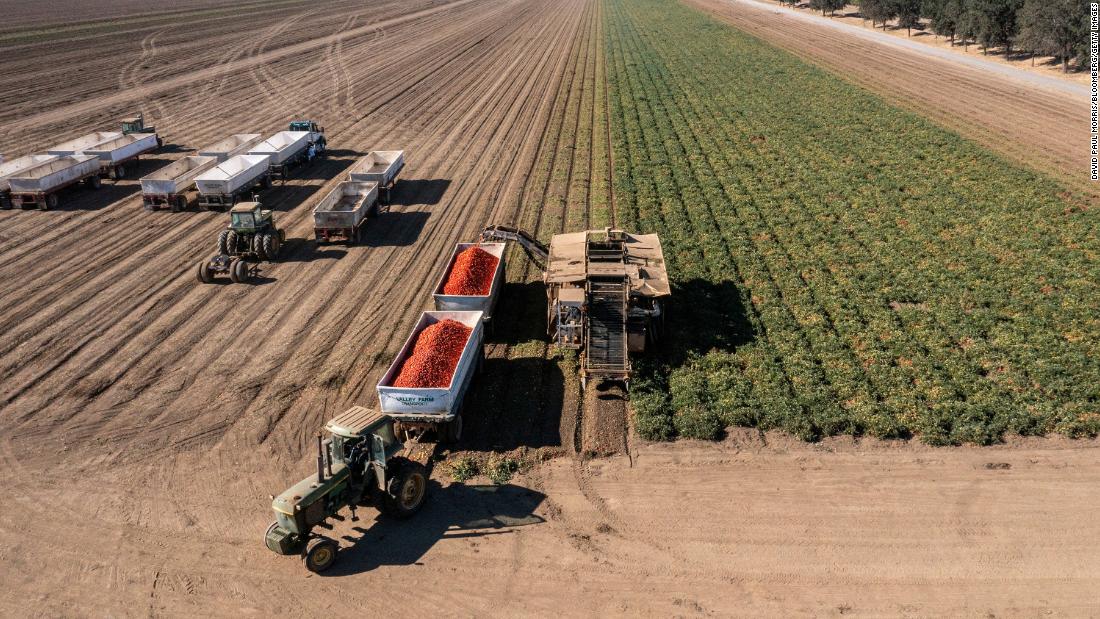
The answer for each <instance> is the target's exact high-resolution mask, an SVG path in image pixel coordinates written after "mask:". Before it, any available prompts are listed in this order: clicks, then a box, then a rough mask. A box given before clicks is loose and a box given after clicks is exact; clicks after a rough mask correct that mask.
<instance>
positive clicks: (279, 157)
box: [248, 131, 324, 180]
mask: <svg viewBox="0 0 1100 619" xmlns="http://www.w3.org/2000/svg"><path fill="white" fill-rule="evenodd" d="M321 137H322V136H321V134H319V133H314V132H312V131H280V132H278V133H276V134H275V135H273V136H271V137H269V138H267V139H266V140H264V141H263V142H260V143H259V144H256V145H255V146H253V147H252V148H251V149H249V151H248V154H249V155H267V156H268V157H270V160H269V163H270V165H271V173H272V175H274V176H278V177H279V178H281V179H284V180H285V179H286V178H287V176H289V175H290V170H291V169H292V168H293V167H294V166H296V165H298V164H299V163H301V162H302V161H303V160H306V159H312V158H313V157H315V156H317V155H320V154H321V153H322V152H323V150H324V149H323V148H318V146H319V142H318V141H317V140H319V139H320V138H321Z"/></svg>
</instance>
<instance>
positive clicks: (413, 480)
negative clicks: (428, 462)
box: [383, 459, 428, 518]
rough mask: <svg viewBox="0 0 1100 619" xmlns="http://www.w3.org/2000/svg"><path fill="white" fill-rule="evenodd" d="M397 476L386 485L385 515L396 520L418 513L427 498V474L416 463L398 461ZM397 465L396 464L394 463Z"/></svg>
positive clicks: (420, 465) (421, 466)
mask: <svg viewBox="0 0 1100 619" xmlns="http://www.w3.org/2000/svg"><path fill="white" fill-rule="evenodd" d="M399 462H400V464H398V467H397V474H396V475H394V476H393V478H392V479H390V483H389V484H388V485H387V487H386V489H387V491H388V492H387V494H388V496H387V497H386V500H385V501H383V505H385V508H386V510H385V511H386V513H387V514H389V515H391V516H394V517H396V518H408V517H410V516H412V515H413V514H415V513H416V512H418V511H420V508H421V507H422V506H423V505H424V499H425V498H427V496H428V472H427V471H426V470H425V469H424V466H423V465H422V464H420V463H418V462H412V461H409V460H403V459H402V460H400V461H399ZM395 464H397V462H395Z"/></svg>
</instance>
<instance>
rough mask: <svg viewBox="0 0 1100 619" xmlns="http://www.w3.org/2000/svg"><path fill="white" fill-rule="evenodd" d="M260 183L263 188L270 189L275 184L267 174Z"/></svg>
mask: <svg viewBox="0 0 1100 619" xmlns="http://www.w3.org/2000/svg"><path fill="white" fill-rule="evenodd" d="M260 184H262V185H263V187H264V189H271V186H272V185H274V184H275V181H273V180H271V175H270V174H268V175H267V176H265V177H264V180H263V181H262V182H261V183H260Z"/></svg>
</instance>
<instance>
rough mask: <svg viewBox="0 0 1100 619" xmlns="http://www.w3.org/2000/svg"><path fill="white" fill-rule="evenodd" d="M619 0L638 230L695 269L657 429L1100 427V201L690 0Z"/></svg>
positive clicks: (650, 401) (682, 281)
mask: <svg viewBox="0 0 1100 619" xmlns="http://www.w3.org/2000/svg"><path fill="white" fill-rule="evenodd" d="M605 6H606V11H607V15H606V30H605V37H606V41H605V43H606V46H605V47H606V50H607V52H606V53H607V72H608V90H609V100H610V116H611V122H610V128H611V134H612V153H613V166H612V167H613V169H614V192H613V193H614V196H615V200H616V214H617V217H618V222H617V223H618V225H620V226H621V227H624V228H626V229H637V230H645V231H653V232H657V233H659V234H660V235H661V238H662V241H663V243H664V247H665V254H666V257H667V259H668V261H669V266H670V269H669V271H670V273H671V274H672V276H673V279H674V291H673V299H674V305H673V307H672V310H671V312H672V313H671V316H670V323H671V325H672V326H671V329H670V330H671V338H670V339H671V342H670V343H669V344H668V346H667V347H666V351H665V352H664V354H663V356H662V357H661V358H660V359H656V360H639V365H640V366H642V370H643V371H642V374H643V376H642V377H641V379H640V380H638V381H637V383H636V385H635V389H634V395H633V407H634V409H635V412H636V415H637V417H636V424H637V428H638V430H639V432H640V433H641V434H642V435H643V436H644V437H647V438H668V437H672V436H675V435H681V436H691V437H714V436H717V435H718V434H719V433H720V432H721V429H722V428H723V427H725V426H726V425H729V424H735V425H744V426H755V427H758V428H761V429H769V428H782V429H784V430H787V431H790V432H792V433H794V434H796V435H798V436H800V437H803V438H806V439H816V438H819V437H822V436H826V435H833V434H842V433H851V434H857V435H859V434H869V435H873V436H877V437H910V436H919V437H920V438H921V439H922V440H924V441H926V442H929V443H932V444H949V443H961V442H973V443H979V444H986V443H991V442H996V441H998V440H1000V439H1002V437H1003V436H1004V434H1005V433H1007V432H1011V433H1020V434H1035V433H1040V434H1041V433H1048V432H1061V433H1065V434H1069V435H1072V436H1079V435H1095V434H1096V433H1097V430H1100V358H1097V357H1096V356H1095V355H1094V354H1093V353H1094V349H1095V346H1096V343H1097V342H1100V319H1098V318H1097V317H1098V316H1100V294H1098V293H1100V291H1098V290H1097V285H1096V282H1097V281H1098V280H1100V270H1098V268H1097V264H1098V262H1097V258H1098V257H1100V256H1098V252H1100V243H1098V242H1097V236H1096V230H1097V229H1098V228H1100V217H1098V216H1097V211H1096V210H1090V209H1089V208H1088V207H1087V206H1086V205H1085V204H1084V203H1083V201H1082V200H1080V199H1079V198H1076V197H1075V196H1074V195H1072V194H1071V193H1069V192H1068V191H1066V190H1065V188H1064V187H1062V186H1060V185H1059V184H1057V183H1056V182H1055V181H1053V180H1050V179H1048V178H1046V177H1043V176H1040V175H1038V174H1036V173H1033V172H1030V171H1027V170H1025V169H1022V168H1020V167H1017V166H1014V165H1012V164H1010V163H1008V162H1007V161H1006V160H1004V159H1002V158H1000V157H998V156H996V155H994V154H992V153H991V152H989V151H987V150H985V149H983V148H981V147H979V146H977V145H975V144H974V143H972V142H969V141H967V140H964V139H962V138H961V137H959V136H957V135H956V134H953V133H951V132H948V131H946V130H944V129H941V128H939V127H937V126H936V125H933V124H932V123H930V122H928V121H925V120H923V119H922V118H920V117H918V116H916V115H914V114H911V113H908V112H904V111H901V110H899V109H897V108H894V107H891V106H889V105H887V104H886V103H885V102H883V101H882V100H881V99H879V98H877V97H876V96H874V95H872V94H869V93H867V92H866V91H863V90H860V89H858V88H856V87H854V86H852V85H850V84H848V83H846V82H844V81H842V80H840V79H838V78H837V77H835V76H833V75H830V74H828V73H826V72H824V71H822V70H819V69H817V68H814V67H812V66H810V65H808V64H805V63H804V62H802V61H801V60H798V59H797V58H795V57H794V56H792V55H789V54H787V53H786V52H782V51H779V50H777V49H775V48H773V47H770V46H767V45H765V44H764V43H762V42H760V41H758V40H756V39H754V38H751V37H749V36H748V35H744V34H742V33H739V32H738V31H735V30H732V29H729V28H726V27H724V26H721V25H719V24H718V23H717V22H714V21H712V20H711V19H709V18H707V17H705V16H704V15H702V14H700V13H697V12H694V11H692V10H690V9H687V8H685V7H683V6H681V5H679V4H677V3H675V2H669V1H664V0H631V1H629V2H625V1H623V0H609V2H607V3H606V5H605ZM642 364H645V365H642Z"/></svg>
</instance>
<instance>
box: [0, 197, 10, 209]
mask: <svg viewBox="0 0 1100 619" xmlns="http://www.w3.org/2000/svg"><path fill="white" fill-rule="evenodd" d="M0 208H2V209H4V210H5V211H10V210H11V200H7V199H4V198H0Z"/></svg>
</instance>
